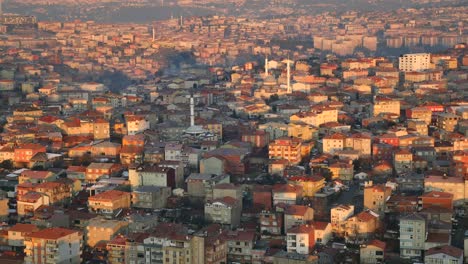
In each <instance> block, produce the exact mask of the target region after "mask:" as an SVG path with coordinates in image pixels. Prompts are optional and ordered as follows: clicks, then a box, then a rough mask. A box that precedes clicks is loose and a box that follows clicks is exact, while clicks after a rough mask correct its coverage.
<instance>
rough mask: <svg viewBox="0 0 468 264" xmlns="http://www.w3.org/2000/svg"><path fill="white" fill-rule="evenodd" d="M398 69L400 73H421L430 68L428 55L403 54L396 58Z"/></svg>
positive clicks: (429, 55)
mask: <svg viewBox="0 0 468 264" xmlns="http://www.w3.org/2000/svg"><path fill="white" fill-rule="evenodd" d="M398 68H399V70H400V71H403V72H408V71H423V70H429V69H430V68H431V54H430V53H413V54H404V55H401V56H400V57H399V58H398Z"/></svg>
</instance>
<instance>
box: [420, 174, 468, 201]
mask: <svg viewBox="0 0 468 264" xmlns="http://www.w3.org/2000/svg"><path fill="white" fill-rule="evenodd" d="M431 191H439V192H447V193H451V194H453V204H454V205H455V206H458V205H463V204H464V202H465V201H466V200H467V198H468V197H467V196H468V184H467V181H465V180H464V179H463V178H461V177H446V176H427V177H425V178H424V192H431Z"/></svg>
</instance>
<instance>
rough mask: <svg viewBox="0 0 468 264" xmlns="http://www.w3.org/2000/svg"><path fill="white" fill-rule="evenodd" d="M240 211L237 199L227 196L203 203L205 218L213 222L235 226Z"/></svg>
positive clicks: (238, 222) (237, 224)
mask: <svg viewBox="0 0 468 264" xmlns="http://www.w3.org/2000/svg"><path fill="white" fill-rule="evenodd" d="M241 211H242V207H241V205H240V203H239V201H238V200H237V199H235V198H232V197H228V196H227V197H223V198H219V199H215V200H213V201H212V202H206V203H205V219H206V220H208V221H210V222H213V223H218V224H222V225H228V226H231V227H237V226H239V224H240V215H241Z"/></svg>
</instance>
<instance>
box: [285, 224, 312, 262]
mask: <svg viewBox="0 0 468 264" xmlns="http://www.w3.org/2000/svg"><path fill="white" fill-rule="evenodd" d="M314 234H315V230H314V227H313V226H312V225H309V224H306V225H298V226H294V227H291V228H289V229H288V230H287V232H286V243H287V250H288V252H292V253H299V254H305V255H308V254H310V253H311V252H312V251H313V248H314V246H315V237H314Z"/></svg>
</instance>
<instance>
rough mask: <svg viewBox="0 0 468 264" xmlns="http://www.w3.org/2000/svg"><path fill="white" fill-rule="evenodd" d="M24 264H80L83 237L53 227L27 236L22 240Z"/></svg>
mask: <svg viewBox="0 0 468 264" xmlns="http://www.w3.org/2000/svg"><path fill="white" fill-rule="evenodd" d="M24 245H25V249H24V253H25V255H26V256H25V258H24V263H27V264H33V263H72V264H79V263H81V262H82V259H81V254H82V252H83V250H82V248H83V236H82V234H81V233H80V232H79V231H76V230H70V229H65V228H59V227H53V228H46V229H43V230H41V231H37V232H33V233H31V234H28V235H27V236H26V237H25V240H24Z"/></svg>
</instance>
